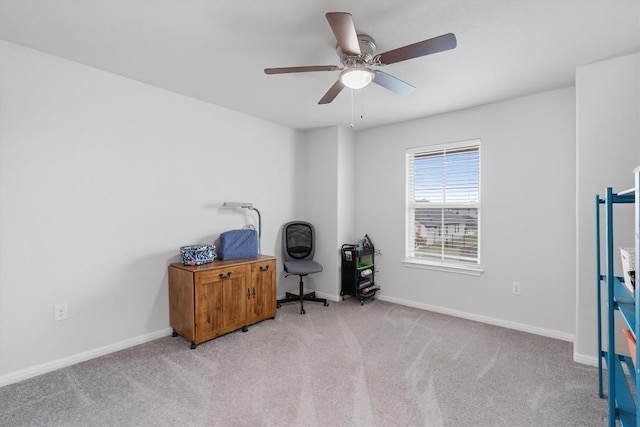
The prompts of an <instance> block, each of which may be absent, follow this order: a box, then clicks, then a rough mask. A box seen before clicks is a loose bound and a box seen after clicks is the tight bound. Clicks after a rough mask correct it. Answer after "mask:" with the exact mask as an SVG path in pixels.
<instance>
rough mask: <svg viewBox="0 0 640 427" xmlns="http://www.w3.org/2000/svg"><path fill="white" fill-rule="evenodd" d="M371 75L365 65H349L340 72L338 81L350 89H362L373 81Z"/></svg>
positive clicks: (371, 72)
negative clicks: (349, 66)
mask: <svg viewBox="0 0 640 427" xmlns="http://www.w3.org/2000/svg"><path fill="white" fill-rule="evenodd" d="M373 76H374V74H373V71H371V70H370V69H368V68H367V67H351V68H347V69H346V70H344V71H343V72H342V73H340V81H341V82H342V84H343V85H345V86H346V87H348V88H350V89H362V88H363V87H365V86H367V85H368V84H369V83H371V82H372V81H373Z"/></svg>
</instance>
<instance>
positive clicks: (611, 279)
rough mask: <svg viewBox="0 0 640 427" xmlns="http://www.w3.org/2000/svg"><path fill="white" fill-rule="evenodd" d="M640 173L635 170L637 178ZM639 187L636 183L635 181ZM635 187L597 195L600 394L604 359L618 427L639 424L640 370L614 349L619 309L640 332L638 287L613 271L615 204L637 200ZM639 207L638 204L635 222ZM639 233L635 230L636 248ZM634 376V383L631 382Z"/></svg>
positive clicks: (611, 418)
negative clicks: (638, 390) (637, 391)
mask: <svg viewBox="0 0 640 427" xmlns="http://www.w3.org/2000/svg"><path fill="white" fill-rule="evenodd" d="M637 179H638V177H637V174H636V181H637ZM636 188H638V187H637V185H636ZM636 193H637V192H636V191H634V190H627V191H624V192H620V193H614V192H613V189H612V188H611V187H608V188H607V189H606V196H605V197H604V198H600V196H599V195H596V274H597V283H598V287H597V306H598V354H599V357H598V394H599V396H600V397H601V398H602V397H604V387H603V364H602V362H603V360H604V361H605V362H606V365H607V373H608V381H607V390H608V399H609V426H610V427H615V426H616V421H619V422H620V425H622V426H624V427H627V426H640V411H639V410H638V408H637V404H636V402H635V400H634V397H633V395H634V393H632V387H634V388H635V387H636V384H640V370H639V369H637V367H635V366H634V365H633V361H632V360H631V358H630V357H628V356H625V355H621V354H617V353H616V351H615V331H616V322H615V311H616V310H617V311H618V312H619V313H620V315H621V317H622V319H623V320H624V322H625V323H626V326H627V327H628V328H629V329H630V330H631V332H632V334H633V336H634V338H636V337H637V336H638V335H639V332H640V304H636V301H638V294H639V292H638V289H637V288H636V289H635V292H634V295H633V296H632V295H630V294H629V292H628V291H627V289H626V287H625V286H624V279H623V278H622V277H617V276H615V275H614V259H615V257H614V253H616V251H615V247H614V239H613V235H614V221H613V206H614V205H616V204H635V201H636ZM601 205H604V206H605V227H606V228H605V239H606V242H605V250H606V253H605V255H606V256H605V269H606V272H605V274H603V272H602V265H601V264H602V262H601V255H602V253H601V250H602V247H601V242H600V240H601V237H600V234H601V229H600V223H601V218H600V210H601V209H600V207H601ZM637 222H638V218H637V207H636V224H637ZM636 228H637V225H636ZM637 238H638V236H637V234H636V250H637V246H638V244H637ZM603 283H605V284H606V288H607V301H606V303H607V349H606V350H604V349H603V345H602V297H601V286H602V284H603ZM636 341H637V339H636ZM639 352H640V346H636V355H635V356H636V360H640V357H639V356H640V354H639ZM624 368H626V370H627V372H629V376H627V375H626V374H625V369H624ZM629 379H630V380H631V383H630V382H629Z"/></svg>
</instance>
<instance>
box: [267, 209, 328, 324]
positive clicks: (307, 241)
mask: <svg viewBox="0 0 640 427" xmlns="http://www.w3.org/2000/svg"><path fill="white" fill-rule="evenodd" d="M315 235H316V232H315V229H314V228H313V225H311V224H310V223H308V222H304V221H291V222H288V223H286V224H285V225H284V228H283V229H282V263H283V264H284V271H285V272H287V273H288V274H287V276H289V275H291V274H293V275H296V276H300V293H299V294H298V295H296V294H292V293H289V292H287V293H286V294H285V296H286V298H285V299H279V300H278V301H277V307H278V308H280V304H283V303H285V302H294V301H300V314H304V313H305V311H304V304H303V301H316V302H322V303H324V305H325V307H326V306H328V305H329V304H328V303H327V299H326V298H316V293H315V292H309V293H307V294H305V293H304V290H303V287H304V283H303V281H302V278H303V277H304V276H307V275H309V274H313V273H319V272H321V271H322V265H320V264H319V263H318V262H316V261H314V260H313V256H314V254H315V251H316V248H315V243H316V241H315Z"/></svg>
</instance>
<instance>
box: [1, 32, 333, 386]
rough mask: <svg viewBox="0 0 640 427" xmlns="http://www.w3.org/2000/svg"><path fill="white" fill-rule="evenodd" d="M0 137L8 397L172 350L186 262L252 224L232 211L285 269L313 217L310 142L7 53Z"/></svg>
mask: <svg viewBox="0 0 640 427" xmlns="http://www.w3.org/2000/svg"><path fill="white" fill-rule="evenodd" d="M0 124H1V126H0V236H2V238H1V240H0V385H2V384H3V383H8V382H12V381H15V380H17V379H21V378H24V377H26V376H29V375H31V374H34V373H40V372H42V371H43V370H47V369H52V368H55V367H59V366H61V365H64V364H65V363H71V362H73V361H78V360H81V359H82V358H86V357H89V356H91V355H95V354H98V353H100V352H104V351H108V350H112V349H114V348H117V347H118V346H126V345H131V344H132V343H135V342H139V341H143V340H145V339H152V338H154V337H157V336H162V335H165V334H167V333H168V332H169V330H168V327H169V321H168V298H167V274H166V271H167V265H168V263H170V262H175V261H178V260H179V258H178V257H177V254H178V250H179V247H180V246H182V245H187V244H194V243H198V242H213V240H214V239H215V238H217V236H218V235H219V233H220V232H222V231H225V230H228V229H232V228H240V227H242V226H244V225H245V224H247V223H257V218H256V216H255V214H253V213H251V212H249V211H246V210H244V211H237V210H231V211H229V210H221V209H220V208H219V206H220V205H221V204H222V202H224V201H250V202H253V203H254V205H255V206H256V207H257V208H258V209H260V211H261V213H262V218H263V221H262V225H263V233H262V251H263V253H267V254H277V255H279V239H280V227H281V225H282V224H283V223H284V222H286V221H287V220H289V219H291V218H295V217H297V216H299V215H301V214H302V212H303V209H304V208H303V207H302V206H301V205H300V203H299V201H300V200H301V198H304V197H305V193H304V192H303V191H302V185H304V183H301V182H300V181H299V180H298V179H297V178H298V177H300V176H301V175H302V174H303V173H304V171H303V168H304V167H303V162H304V160H305V149H304V135H303V134H302V133H299V132H296V131H293V130H291V129H289V128H285V127H283V126H280V125H276V124H273V123H270V122H266V121H263V120H259V119H256V118H252V117H249V116H246V115H243V114H239V113H236V112H232V111H229V110H226V109H223V108H219V107H216V106H212V105H209V104H206V103H203V102H200V101H197V100H194V99H191V98H186V97H184V96H180V95H176V94H174V93H170V92H167V91H164V90H160V89H158V88H155V87H151V86H147V85H144V84H141V83H138V82H135V81H132V80H128V79H125V78H121V77H119V76H115V75H112V74H108V73H104V72H101V71H98V70H95V69H92V68H89V67H85V66H82V65H78V64H76V63H72V62H69V61H65V60H62V59H59V58H56V57H52V56H48V55H44V54H42V53H39V52H36V51H33V50H29V49H26V48H23V47H19V46H16V45H13V44H10V43H6V42H0ZM333 176H335V175H333ZM60 303H66V304H68V307H69V319H68V320H66V321H62V322H55V323H54V322H53V306H54V304H60Z"/></svg>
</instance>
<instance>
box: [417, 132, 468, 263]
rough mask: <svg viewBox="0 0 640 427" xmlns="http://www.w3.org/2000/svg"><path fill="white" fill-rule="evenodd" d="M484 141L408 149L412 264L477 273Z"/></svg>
mask: <svg viewBox="0 0 640 427" xmlns="http://www.w3.org/2000/svg"><path fill="white" fill-rule="evenodd" d="M479 219H480V141H479V140H472V141H463V142H457V143H451V144H444V145H437V146H426V147H419V148H412V149H409V150H407V223H406V230H407V237H406V239H407V250H406V258H407V260H406V261H407V262H408V263H418V264H424V265H432V266H439V267H445V268H446V269H449V268H454V269H467V270H475V271H479V267H480V266H479V264H480V221H479Z"/></svg>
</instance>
